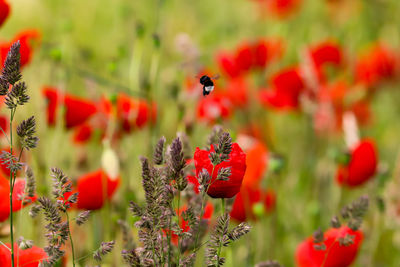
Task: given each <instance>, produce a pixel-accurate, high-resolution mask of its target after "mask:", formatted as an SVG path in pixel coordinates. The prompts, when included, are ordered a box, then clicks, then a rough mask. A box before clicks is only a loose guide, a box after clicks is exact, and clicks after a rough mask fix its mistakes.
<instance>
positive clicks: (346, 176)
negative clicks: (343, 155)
mask: <svg viewBox="0 0 400 267" xmlns="http://www.w3.org/2000/svg"><path fill="white" fill-rule="evenodd" d="M377 158H378V155H377V151H376V148H375V142H374V141H373V140H370V139H364V140H362V141H360V143H359V144H358V145H357V146H356V147H355V148H354V149H353V151H351V155H350V161H349V163H348V165H346V166H339V168H338V170H337V174H336V179H337V181H338V183H339V184H340V185H344V186H348V187H356V186H359V185H362V184H364V183H365V182H367V181H368V180H370V179H371V178H372V177H373V176H374V174H375V172H376V168H377V163H378V159H377Z"/></svg>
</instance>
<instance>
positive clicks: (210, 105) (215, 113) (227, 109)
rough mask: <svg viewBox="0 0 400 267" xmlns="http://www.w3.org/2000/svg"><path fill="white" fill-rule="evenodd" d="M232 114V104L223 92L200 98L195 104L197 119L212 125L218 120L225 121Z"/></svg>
mask: <svg viewBox="0 0 400 267" xmlns="http://www.w3.org/2000/svg"><path fill="white" fill-rule="evenodd" d="M231 113H232V103H231V101H230V100H229V98H228V96H227V95H226V94H224V93H223V92H214V93H212V94H210V95H208V96H207V97H202V98H201V99H200V100H199V102H198V103H197V117H198V118H199V119H200V120H202V121H206V122H210V123H213V122H215V121H216V120H219V119H227V118H229V117H230V115H231Z"/></svg>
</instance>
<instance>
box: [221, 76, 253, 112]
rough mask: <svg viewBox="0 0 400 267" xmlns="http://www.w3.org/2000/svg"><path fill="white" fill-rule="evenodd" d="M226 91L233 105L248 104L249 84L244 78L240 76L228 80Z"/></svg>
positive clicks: (244, 105) (241, 105) (242, 105)
mask: <svg viewBox="0 0 400 267" xmlns="http://www.w3.org/2000/svg"><path fill="white" fill-rule="evenodd" d="M224 92H225V94H226V96H227V97H228V98H229V100H230V102H231V103H232V104H233V106H235V107H238V108H243V107H246V106H247V103H248V98H249V96H248V95H249V86H248V84H247V82H246V80H245V79H244V78H241V77H238V78H235V79H230V80H228V82H227V84H226V87H225V89H224Z"/></svg>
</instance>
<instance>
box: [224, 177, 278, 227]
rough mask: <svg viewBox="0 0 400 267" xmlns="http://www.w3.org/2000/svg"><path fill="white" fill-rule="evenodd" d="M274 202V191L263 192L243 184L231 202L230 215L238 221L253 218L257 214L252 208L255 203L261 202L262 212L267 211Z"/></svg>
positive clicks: (271, 208)
mask: <svg viewBox="0 0 400 267" xmlns="http://www.w3.org/2000/svg"><path fill="white" fill-rule="evenodd" d="M275 203H276V196H275V192H273V191H266V192H264V191H262V190H261V189H259V188H257V189H252V188H250V187H247V186H244V185H243V186H242V188H241V189H240V192H239V194H237V196H236V198H235V202H233V206H232V211H231V217H232V218H233V219H235V220H237V221H240V222H244V221H246V220H248V219H250V220H255V219H256V218H257V216H256V215H255V214H254V210H253V209H254V206H255V205H256V204H261V205H262V207H263V208H264V212H266V213H269V212H271V211H272V210H273V209H274V208H275Z"/></svg>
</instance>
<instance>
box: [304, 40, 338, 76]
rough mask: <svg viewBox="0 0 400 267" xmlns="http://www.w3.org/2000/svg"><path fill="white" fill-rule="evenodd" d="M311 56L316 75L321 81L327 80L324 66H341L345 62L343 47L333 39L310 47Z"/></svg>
mask: <svg viewBox="0 0 400 267" xmlns="http://www.w3.org/2000/svg"><path fill="white" fill-rule="evenodd" d="M309 53H310V57H311V60H312V64H313V67H314V71H315V75H316V76H317V77H316V78H318V80H319V81H320V82H323V81H325V79H326V77H325V75H326V73H324V67H325V66H328V65H331V66H336V67H338V66H340V65H341V64H342V63H343V52H342V48H341V47H340V46H339V45H338V44H337V43H336V42H333V41H325V42H322V43H320V44H317V45H315V46H314V47H312V48H311V49H310V52H309Z"/></svg>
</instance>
